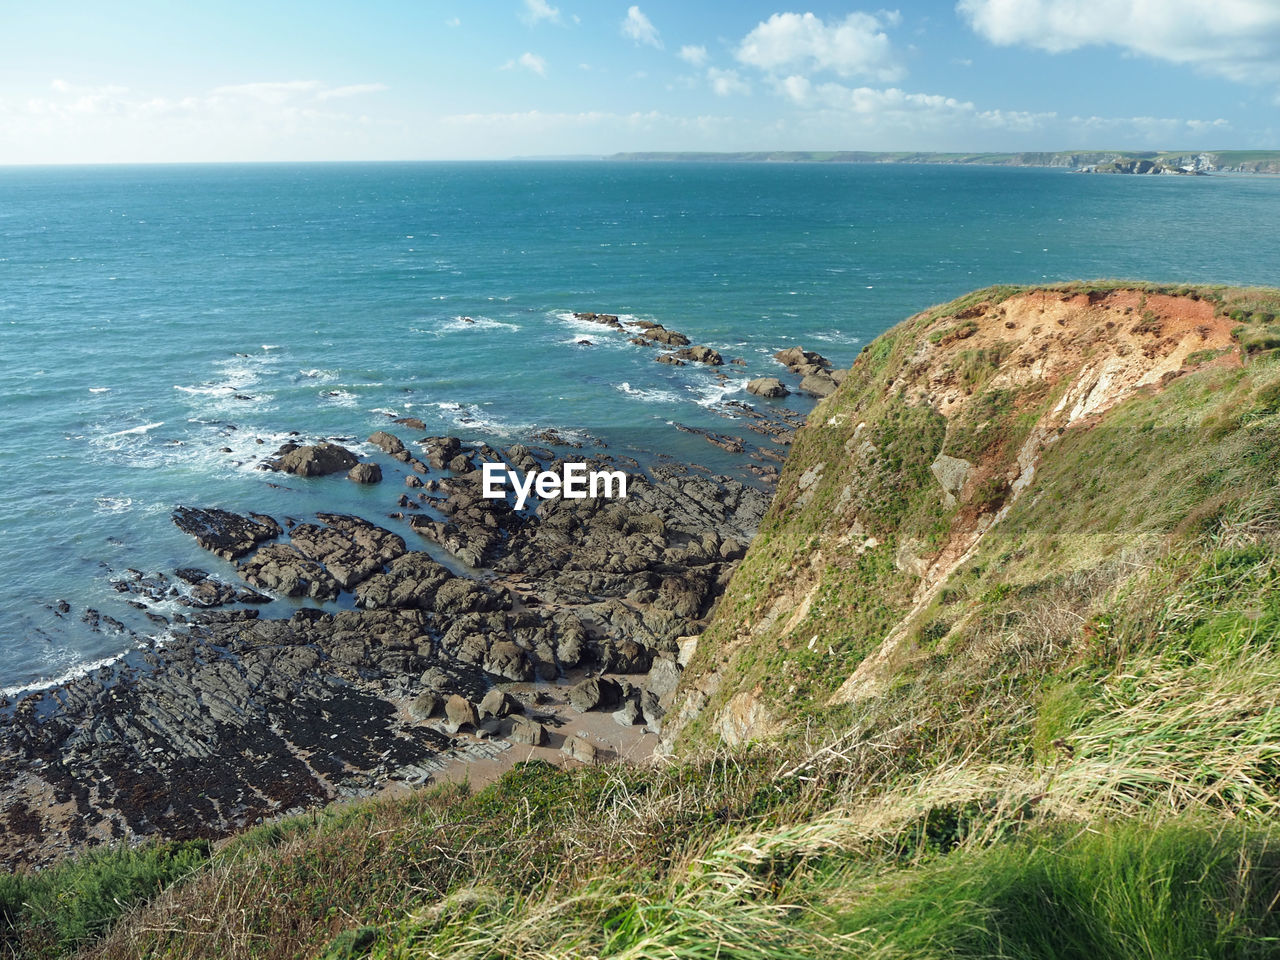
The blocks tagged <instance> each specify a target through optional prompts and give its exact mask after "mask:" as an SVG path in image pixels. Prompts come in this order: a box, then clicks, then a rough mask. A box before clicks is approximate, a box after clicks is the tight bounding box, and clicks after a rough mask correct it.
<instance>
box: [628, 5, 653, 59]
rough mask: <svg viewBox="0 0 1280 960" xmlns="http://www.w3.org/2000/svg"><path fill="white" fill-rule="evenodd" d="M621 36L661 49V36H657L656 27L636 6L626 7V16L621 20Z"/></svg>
mask: <svg viewBox="0 0 1280 960" xmlns="http://www.w3.org/2000/svg"><path fill="white" fill-rule="evenodd" d="M622 34H623V36H626V37H630V38H631V39H632V40H634V41H635V42H636V43H643V44H647V45H648V46H650V47H656V48H657V49H659V50H661V49H662V38H661V37H660V36H658V28H657V27H655V26H654V25H653V23H652V21H650V20H649V18H648V17H646V16H645V15H644V13H643V12H641V10H640V8H639V7H637V6H631V7H628V8H627V16H626V18H625V19H624V20H623V21H622Z"/></svg>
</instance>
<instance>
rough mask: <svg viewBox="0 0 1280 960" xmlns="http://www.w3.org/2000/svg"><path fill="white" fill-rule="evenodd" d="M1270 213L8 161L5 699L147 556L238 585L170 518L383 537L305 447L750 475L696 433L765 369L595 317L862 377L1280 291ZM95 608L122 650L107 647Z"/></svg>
mask: <svg viewBox="0 0 1280 960" xmlns="http://www.w3.org/2000/svg"><path fill="white" fill-rule="evenodd" d="M1277 222H1280V177H1277V178H1265V177H1228V176H1220V177H1212V178H1185V179H1184V178H1160V177H1155V178H1141V177H1102V176H1080V175H1073V174H1070V173H1066V172H1064V171H1058V170H1031V169H1028V170H1019V169H1000V168H978V167H937V166H836V165H766V164H761V165H737V164H733V165H681V164H653V165H644V164H634V165H633V164H620V163H576V164H571V163H525V164H515V163H513V164H373V165H364V164H361V165H345V164H344V165H252V166H209V167H200V166H176V167H163V166H161V167H136V168H130V167H102V168H88V167H86V168H40V169H33V168H8V169H0V405H2V406H0V411H2V413H0V470H2V471H3V473H2V476H0V480H2V481H3V482H2V483H0V689H7V690H9V691H10V692H12V691H13V690H15V689H17V688H20V687H22V686H24V685H29V684H33V683H39V682H43V681H48V680H50V679H53V678H57V677H60V676H63V675H65V674H67V673H68V672H71V671H75V670H78V669H84V668H85V667H86V666H87V665H91V664H94V663H96V662H100V661H103V660H108V659H110V658H113V657H116V656H119V655H120V654H121V653H122V652H124V651H126V650H128V649H130V648H132V647H135V646H136V645H137V643H138V637H137V636H136V635H134V634H131V633H130V632H129V631H134V632H135V634H146V633H148V632H154V631H155V630H156V627H155V626H154V625H153V624H151V623H150V622H149V621H147V620H146V619H145V618H144V617H143V616H142V615H141V614H140V613H139V612H138V611H136V610H133V609H132V608H129V607H127V606H126V605H125V604H124V602H123V600H122V598H121V597H120V595H119V594H117V593H116V591H115V590H114V589H113V588H112V586H111V581H112V579H113V578H117V577H119V576H121V575H122V574H124V572H125V571H126V570H128V569H129V568H133V569H136V570H140V571H143V572H145V573H152V572H156V571H163V572H166V573H171V572H172V571H173V569H174V568H175V567H178V566H184V565H197V566H201V567H204V568H205V569H209V570H212V571H214V572H216V573H219V574H221V575H223V576H225V577H232V575H233V572H232V568H231V567H230V565H229V564H223V563H221V562H220V561H217V560H215V559H213V558H212V557H210V556H209V555H208V554H205V553H204V552H203V551H201V550H200V549H199V548H198V547H196V546H195V544H194V542H193V541H192V540H190V539H189V538H187V537H186V536H184V535H183V534H181V533H179V532H178V531H177V529H176V528H175V527H174V526H173V525H172V523H171V522H170V519H169V517H170V512H171V511H172V509H173V507H174V506H175V505H177V504H192V505H203V506H215V505H216V506H224V507H227V508H229V509H235V510H249V509H253V510H261V511H265V512H270V513H272V514H274V515H276V516H277V517H286V516H295V517H307V516H309V515H310V514H311V513H314V512H315V511H316V510H317V509H336V510H346V511H350V512H355V513H361V514H364V515H366V516H369V517H370V519H374V520H384V521H385V514H386V512H387V511H388V510H389V509H392V508H393V500H394V496H396V495H398V492H399V491H396V492H395V493H393V492H392V491H391V490H390V489H388V486H387V484H386V483H384V484H383V485H379V486H374V487H370V488H365V487H359V486H357V485H355V484H351V483H348V482H347V481H345V480H344V479H342V478H341V477H335V478H327V479H314V480H300V479H297V478H291V477H285V478H281V477H280V476H279V475H276V474H266V473H263V472H261V471H258V470H255V469H254V465H255V464H256V463H257V462H258V461H259V460H260V459H261V458H262V457H263V456H265V455H267V454H269V453H270V452H272V451H274V449H275V448H276V446H277V445H278V444H279V443H281V442H283V441H284V440H285V439H287V438H288V435H289V432H290V431H298V432H300V433H301V434H302V435H303V436H304V437H308V438H317V437H324V436H328V437H336V438H347V439H348V440H350V441H351V442H352V443H353V444H354V445H355V446H357V447H358V448H359V449H360V450H361V451H362V452H369V450H368V448H367V447H365V446H361V443H360V442H361V441H362V440H363V438H364V437H366V436H368V434H369V433H370V432H371V431H373V430H375V429H378V428H380V427H384V426H386V425H387V424H388V422H389V415H392V414H394V415H396V416H403V415H411V416H415V417H419V418H420V419H422V420H423V421H425V422H426V423H427V426H428V429H427V432H428V433H431V434H436V433H453V434H458V435H460V436H462V437H463V438H464V439H473V440H487V441H490V442H493V443H496V444H502V445H505V444H509V443H512V442H516V441H520V440H525V439H527V438H528V436H529V434H530V433H532V432H534V431H537V430H540V429H543V428H548V427H550V428H555V429H557V430H560V431H562V432H563V433H565V434H566V435H586V436H588V437H592V438H598V439H601V440H604V441H606V442H607V443H608V444H609V445H610V449H611V450H612V451H614V452H622V453H626V452H630V451H633V450H636V451H650V452H652V451H662V452H666V453H670V454H672V455H675V456H678V457H681V458H683V459H686V460H689V461H693V462H700V463H704V464H706V465H708V466H709V467H711V468H713V469H717V470H719V469H727V468H728V467H730V466H731V462H730V460H729V458H728V457H727V455H724V454H722V453H721V452H720V451H718V450H716V449H715V448H713V447H711V446H710V445H708V444H706V443H705V442H704V441H702V440H701V439H699V438H697V437H692V436H690V435H688V434H685V433H681V432H678V431H676V430H675V429H674V426H673V424H674V423H675V422H679V423H683V424H689V425H694V426H703V427H708V428H710V429H713V430H717V431H722V432H724V431H728V432H733V431H734V426H733V425H732V424H729V423H727V422H726V421H725V420H724V419H722V418H721V417H720V416H718V415H717V414H716V413H715V411H714V410H713V409H712V407H713V405H714V404H715V403H716V402H717V401H719V400H721V399H724V398H726V397H728V398H734V397H735V396H741V395H742V394H741V390H742V386H743V384H744V383H745V379H746V378H745V377H742V376H737V377H735V378H734V380H733V381H732V382H730V383H729V384H721V383H720V382H719V381H718V380H717V379H716V378H715V376H714V373H713V372H712V371H710V370H707V369H705V368H702V367H699V366H696V365H690V366H689V367H685V368H673V367H669V366H666V365H662V364H657V363H654V362H653V356H654V354H653V352H652V351H649V350H645V349H641V348H638V347H634V346H631V345H629V344H627V343H626V341H625V338H622V337H620V336H618V335H616V334H613V333H611V332H610V331H608V330H606V329H604V328H601V327H598V326H596V325H591V324H586V325H584V324H582V323H580V322H577V321H574V320H573V319H572V318H571V316H570V314H571V313H572V312H573V311H580V310H593V311H597V312H609V313H617V314H621V315H630V316H633V317H636V318H645V319H652V320H656V321H659V322H661V323H663V324H665V325H666V326H668V327H669V328H673V329H677V330H681V331H683V332H685V333H687V334H688V335H689V336H690V337H691V338H692V339H693V341H694V342H695V343H705V344H708V345H710V346H713V347H716V348H718V349H719V350H721V351H722V352H723V353H724V354H725V355H726V357H735V356H736V357H742V358H744V359H746V360H747V362H748V366H747V368H746V370H747V372H748V373H750V375H753V376H761V375H769V374H774V373H779V372H781V368H780V367H779V366H777V364H776V363H775V362H774V361H772V360H771V359H770V355H771V354H772V353H773V352H774V351H776V350H778V349H780V348H782V347H785V346H789V345H794V344H797V343H798V344H802V345H803V346H805V347H807V348H810V349H816V350H818V351H820V352H821V353H823V354H825V355H826V356H828V357H829V358H830V359H831V360H832V361H834V362H835V363H836V364H837V365H840V366H847V365H848V364H849V363H850V362H852V360H853V358H854V357H855V356H856V354H857V352H858V350H859V349H860V348H861V346H862V345H863V344H865V343H866V342H867V341H868V340H869V339H870V338H872V337H874V336H875V335H876V334H878V333H880V332H881V331H883V330H885V329H886V328H887V327H889V326H891V325H892V324H893V323H895V322H897V321H898V320H900V319H902V318H903V317H905V316H907V315H909V314H911V313H913V312H915V311H916V310H918V309H921V308H923V307H925V306H928V305H930V304H933V303H937V302H939V301H943V300H946V299H949V298H951V297H954V296H957V295H959V294H961V293H964V292H966V291H968V290H970V289H972V288H975V287H979V286H983V285H986V284H990V283H999V282H1038V281H1059V280H1071V279H1085V278H1093V277H1126V278H1134V279H1146V280H1166V281H1204V282H1219V283H1241V284H1277V283H1280V248H1278V247H1277V246H1276V244H1275V242H1274V236H1273V227H1274V224H1275V223H1277ZM462 317H470V318H472V320H473V321H474V322H473V323H467V322H464V321H463V320H462V319H461V318H462ZM584 337H585V338H589V339H590V340H591V341H592V342H593V345H592V346H590V347H585V346H581V345H579V344H578V343H577V341H578V340H580V339H582V338H584ZM789 405H790V406H791V407H792V408H793V409H797V410H801V411H804V410H805V409H807V404H806V403H805V402H804V401H800V400H799V399H798V398H791V400H790V401H789ZM739 432H740V431H739ZM402 435H403V436H406V438H408V437H409V436H411V432H409V431H402ZM259 441H261V442H259ZM223 447H230V448H231V450H232V452H231V453H229V454H228V453H223V452H220V451H221V448H223ZM393 482H394V478H393ZM389 525H392V526H394V524H391V523H389ZM409 538H410V539H411V540H412V539H413V535H412V534H410V535H409ZM60 600H65V601H66V602H67V604H68V605H69V607H70V612H68V613H66V614H65V615H60V614H59V613H58V611H57V609H56V604H57V602H58V601H60ZM273 607H274V608H275V611H276V612H287V608H286V605H285V604H283V603H278V604H275V605H273ZM86 608H95V609H98V610H100V611H101V612H102V613H103V614H106V615H109V616H111V617H114V618H116V619H118V620H120V621H122V622H123V623H124V624H125V625H126V627H127V630H126V631H125V632H117V631H113V630H111V629H103V630H99V631H93V630H91V629H89V628H88V626H87V625H86V624H85V623H83V622H82V620H81V617H82V614H83V612H84V611H85V609H86ZM161 612H164V611H163V610H162V611H161ZM267 612H268V615H270V614H271V612H273V609H272V608H268V611H267Z"/></svg>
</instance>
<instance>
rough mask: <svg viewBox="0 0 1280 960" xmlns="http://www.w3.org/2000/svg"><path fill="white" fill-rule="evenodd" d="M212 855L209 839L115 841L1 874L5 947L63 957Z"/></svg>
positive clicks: (0, 932) (0, 938) (0, 940)
mask: <svg viewBox="0 0 1280 960" xmlns="http://www.w3.org/2000/svg"><path fill="white" fill-rule="evenodd" d="M208 858H209V845H208V844H207V843H205V842H203V841H200V842H186V843H160V844H153V845H149V846H144V847H132V848H131V847H109V848H99V849H97V850H92V851H90V852H88V853H85V854H82V855H80V856H78V857H74V858H72V859H70V860H66V861H63V862H62V863H61V864H59V865H58V866H56V867H53V868H51V869H49V870H45V871H43V872H40V873H37V874H34V875H23V874H7V875H0V950H8V951H10V952H11V953H13V954H14V955H17V956H23V957H43V956H62V955H64V954H66V953H67V952H69V951H70V950H72V949H74V948H75V947H77V946H80V945H81V944H84V943H87V942H89V941H91V940H93V939H94V938H95V937H97V936H99V935H100V934H102V933H103V932H104V931H105V930H106V929H107V928H108V927H109V926H110V925H111V923H112V922H113V921H114V920H115V919H116V918H117V917H119V916H120V915H121V914H122V913H124V912H125V911H126V910H128V909H129V908H130V907H132V906H134V905H136V904H138V903H141V902H145V901H146V900H148V899H150V898H152V897H154V896H155V895H156V894H158V893H159V892H160V891H161V890H163V889H164V888H165V887H167V886H169V885H170V884H172V883H174V882H176V881H178V880H181V879H183V878H184V877H186V876H188V875H189V874H191V873H192V872H194V871H196V870H197V869H199V868H200V867H201V866H202V865H203V864H204V863H205V862H206V861H207V860H208Z"/></svg>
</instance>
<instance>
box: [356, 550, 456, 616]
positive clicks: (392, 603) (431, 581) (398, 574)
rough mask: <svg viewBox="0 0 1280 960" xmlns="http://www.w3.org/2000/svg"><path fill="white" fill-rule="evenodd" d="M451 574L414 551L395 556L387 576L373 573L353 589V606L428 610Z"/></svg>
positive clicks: (419, 552) (428, 557)
mask: <svg viewBox="0 0 1280 960" xmlns="http://www.w3.org/2000/svg"><path fill="white" fill-rule="evenodd" d="M452 579H453V574H452V573H450V572H449V571H448V570H446V569H445V568H444V567H442V566H441V565H440V564H438V563H436V561H435V560H433V559H432V558H431V556H430V555H429V554H426V553H423V552H421V551H413V552H411V553H406V554H404V555H403V556H401V557H398V558H397V559H396V560H394V561H393V562H392V563H391V566H390V567H389V568H388V569H387V572H386V573H376V574H374V575H373V576H371V577H370V578H369V579H368V580H366V581H365V582H364V583H362V584H360V585H359V586H358V587H356V591H355V594H356V605H357V606H360V607H365V608H367V609H370V610H378V609H382V608H387V607H398V608H410V609H419V610H431V609H434V608H435V599H436V592H437V591H438V590H439V589H440V587H441V585H442V584H444V583H446V582H448V581H450V580H452Z"/></svg>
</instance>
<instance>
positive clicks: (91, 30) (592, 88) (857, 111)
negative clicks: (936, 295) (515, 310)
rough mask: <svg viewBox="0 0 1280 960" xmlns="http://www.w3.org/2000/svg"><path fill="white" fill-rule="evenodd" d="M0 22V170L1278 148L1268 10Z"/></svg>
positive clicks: (563, 1)
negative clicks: (722, 153)
mask: <svg viewBox="0 0 1280 960" xmlns="http://www.w3.org/2000/svg"><path fill="white" fill-rule="evenodd" d="M0 11H3V13H2V16H0V164H6V163H99V162H169V161H240V160H244V161H252V160H414V159H423V160H430V159H490V158H492V159H498V158H506V157H512V156H535V155H574V154H609V153H614V152H617V151H630V150H778V149H795V150H826V149H840V150H966V151H972V150H1059V149H1077V148H1094V147H1096V148H1103V147H1105V148H1128V149H1184V148H1185V149H1208V148H1219V149H1224V148H1251V147H1253V148H1278V147H1280V0H1216V2H1213V3H1209V2H1205V0H1160V2H1155V0H958V2H957V0H921V2H903V3H899V4H896V5H894V6H891V7H884V8H881V7H875V6H870V5H863V4H856V3H828V4H824V5H814V6H808V5H798V6H788V5H786V4H779V3H773V2H757V0H740V2H723V3H722V2H696V0H683V2H677V0H644V2H642V3H639V4H631V3H614V2H603V0H591V2H590V3H587V2H585V0H584V2H581V3H575V2H572V0H471V2H466V3H464V2H455V0H368V2H366V3H362V4H355V3H349V2H346V3H341V2H331V0H311V2H305V3H303V2H272V0H259V2H257V3H249V2H243V0H221V2H219V3H217V4H199V5H197V4H175V3H172V2H129V0H125V2H121V3H115V4H105V3H102V2H101V0H94V2H86V0H66V2H49V3H40V4H36V3H22V4H18V3H14V2H12V0H0Z"/></svg>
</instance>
